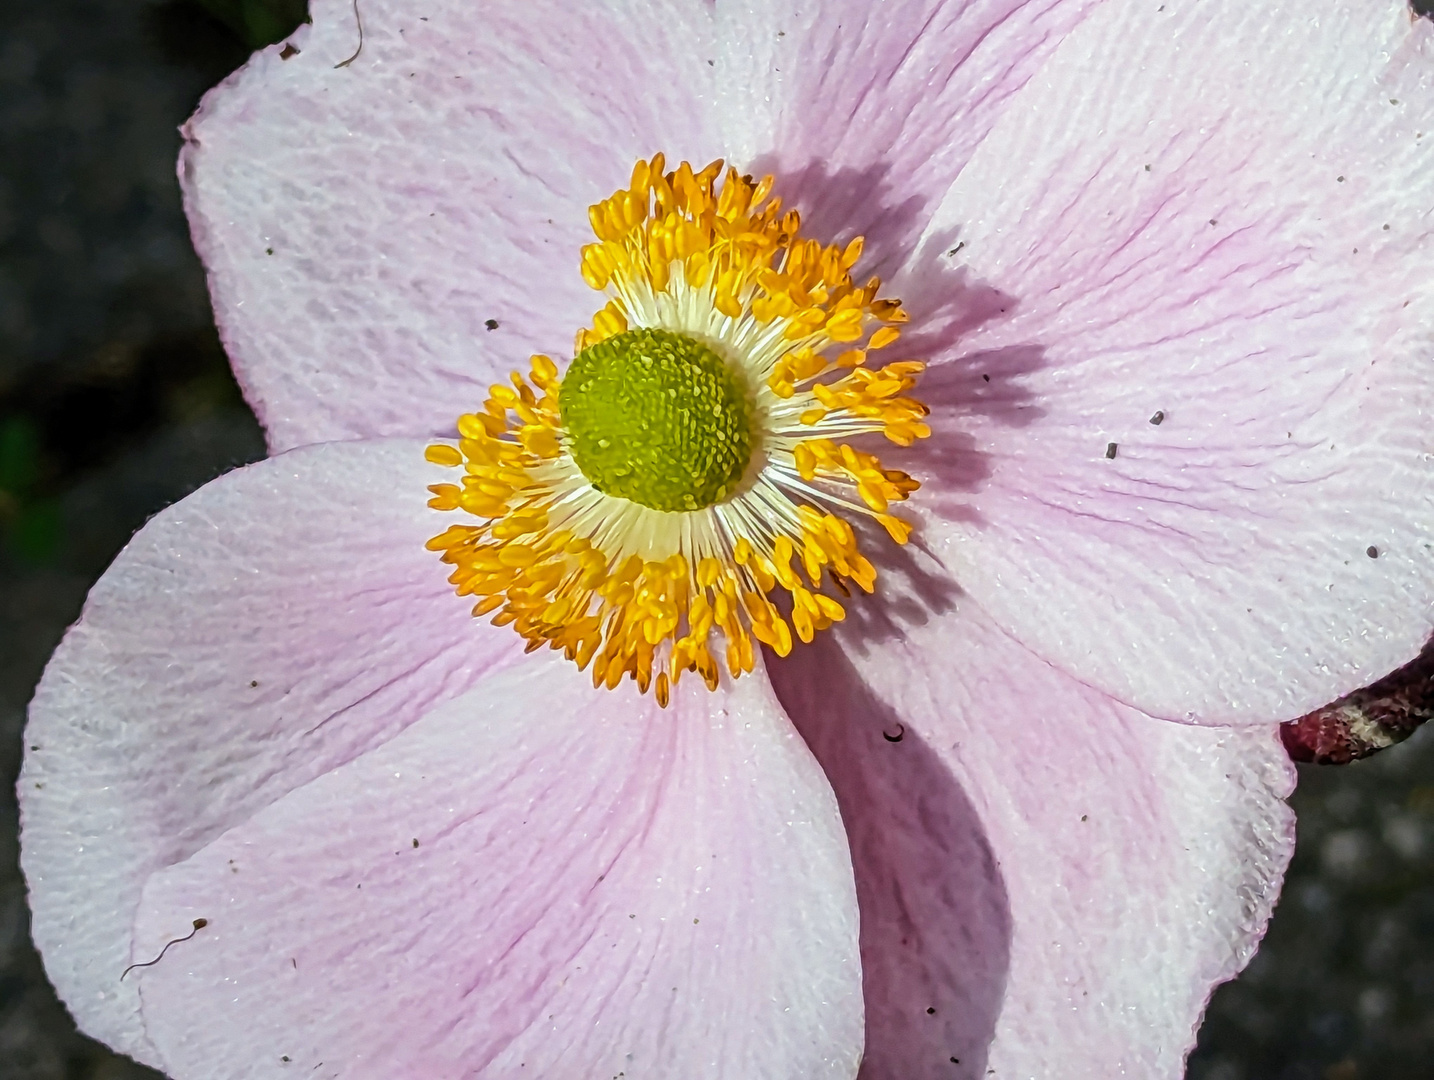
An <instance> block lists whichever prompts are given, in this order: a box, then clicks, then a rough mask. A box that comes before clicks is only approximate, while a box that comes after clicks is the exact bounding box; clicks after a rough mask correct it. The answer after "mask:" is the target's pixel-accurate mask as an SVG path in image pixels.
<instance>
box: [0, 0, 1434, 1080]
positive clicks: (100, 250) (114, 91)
mask: <svg viewBox="0 0 1434 1080" xmlns="http://www.w3.org/2000/svg"><path fill="white" fill-rule="evenodd" d="M1429 5H1434V0H1428V5H1426V9H1427V6H1429ZM304 11H305V0H46V2H33V3H26V2H24V0H0V1080H12V1078H13V1080H20V1078H23V1080H99V1078H104V1080H138V1078H150V1080H155V1078H156V1077H157V1074H155V1073H152V1072H150V1071H149V1070H147V1069H143V1068H141V1067H139V1066H137V1065H135V1064H134V1063H133V1062H130V1061H128V1060H126V1059H123V1058H117V1057H115V1056H114V1055H112V1054H111V1053H109V1052H108V1051H107V1050H106V1049H105V1048H104V1047H103V1046H100V1045H98V1044H96V1043H94V1042H92V1041H90V1040H89V1039H86V1038H85V1037H84V1036H82V1035H80V1034H78V1033H77V1032H76V1031H75V1028H74V1024H73V1023H72V1022H71V1020H70V1018H69V1016H68V1014H67V1013H66V1012H65V1009H64V1007H63V1006H61V1005H60V1004H59V1002H58V1001H57V1000H56V999H55V995H54V992H53V991H52V990H51V988H50V985H49V983H48V982H47V981H46V980H45V976H44V972H43V970H42V968H41V966H40V961H39V958H38V957H37V956H36V955H35V951H34V949H33V948H32V946H31V944H30V938H29V926H28V918H27V914H26V908H25V893H24V884H23V882H22V880H21V877H20V872H19V866H18V844H17V841H16V812H15V800H14V794H13V792H14V780H15V776H16V773H17V772H18V770H19V766H20V731H21V725H22V723H23V719H24V709H25V704H26V702H27V701H28V699H29V697H30V693H31V691H32V689H33V687H34V684H35V681H36V679H38V678H39V675H40V671H41V669H42V668H43V667H44V663H45V660H46V658H47V657H48V655H49V653H50V651H51V649H53V648H54V645H55V643H56V642H57V641H58V640H59V637H60V635H61V633H62V632H63V631H64V629H65V627H66V626H67V625H68V624H69V623H70V622H71V621H73V620H74V618H75V616H76V615H77V614H78V612H79V609H80V604H81V602H82V601H83V599H84V596H85V593H86V591H87V590H88V589H89V587H90V584H91V583H92V582H93V581H94V580H95V578H96V577H97V576H98V575H99V574H100V572H101V571H103V570H104V568H105V567H106V566H107V565H108V563H109V562H110V560H111V559H112V558H113V557H114V555H115V554H116V552H118V551H119V549H120V548H121V547H122V546H123V545H124V543H125V541H126V540H127V539H128V538H129V536H130V535H131V534H132V533H133V532H134V531H135V530H136V529H137V528H138V527H139V526H140V525H141V524H143V523H144V521H145V519H146V518H147V517H148V516H149V515H151V514H153V513H154V512H155V511H157V510H159V509H160V508H162V507H164V506H166V505H168V504H169V503H172V502H174V501H175V500H177V499H179V498H182V497H183V496H184V495H186V494H188V493H189V492H190V491H192V490H194V489H195V488H197V487H199V486H200V485H201V484H203V483H204V482H205V481H207V480H209V479H210V478H212V477H214V476H217V475H218V474H219V473H222V472H224V471H226V470H228V469H230V468H233V467H234V466H235V465H238V464H241V463H243V462H247V461H253V460H255V459H257V458H259V457H261V456H263V453H264V445H263V439H262V436H261V434H260V431H259V427H258V425H257V424H256V423H255V422H254V418H253V416H252V415H251V414H250V413H249V411H248V409H247V408H246V407H245V405H244V402H243V400H242V399H241V397H240V395H239V391H238V389H237V387H236V386H235V384H234V380H233V377H232V375H231V374H230V372H229V368H228V365H227V363H226V361H225V358H224V352H223V350H222V348H221V347H220V345H219V339H218V337H217V336H216V334H215V331H214V326H213V321H212V316H211V313H210V309H209V301H208V297H207V295H206V293H205V288H204V278H203V272H202V270H201V267H200V265H199V262H198V260H197V259H196V258H195V256H194V252H193V250H192V249H191V247H190V244H189V236H188V232H187V230H186V226H185V221H184V216H183V213H182V211H181V209H180V202H179V189H178V186H177V184H176V182H175V178H174V161H175V156H176V154H177V153H178V150H179V135H178V132H177V131H176V128H177V127H178V125H179V124H180V123H182V122H183V121H184V119H185V118H186V117H187V116H188V115H189V114H190V112H192V111H193V109H194V107H195V105H196V104H197V103H198V101H199V97H200V95H201V94H202V93H203V92H204V91H205V90H206V89H207V88H208V87H210V86H212V85H214V84H215V83H217V82H218V81H219V80H220V79H222V78H223V77H224V76H225V75H227V74H228V73H229V72H230V71H232V70H234V69H235V68H236V67H238V66H239V65H240V64H242V63H243V62H244V59H245V57H246V56H247V55H248V53H249V51H250V50H251V49H253V48H257V47H259V46H261V45H264V44H267V43H269V42H272V41H277V40H280V39H281V38H283V37H284V36H286V35H287V34H288V33H289V31H290V30H291V29H292V28H293V27H294V26H295V25H297V23H298V22H299V21H300V20H301V19H302V18H303V17H304ZM1300 769H1301V776H1300V786H1299V790H1298V791H1297V792H1296V794H1295V796H1294V800H1293V801H1294V804H1295V808H1296V810H1297V811H1298V814H1299V849H1298V852H1297V853H1296V855H1295V861H1294V865H1293V867H1292V868H1291V871H1290V876H1289V879H1288V884H1287V886H1286V889H1285V895H1284V899H1283V901H1282V903H1281V905H1280V908H1279V911H1278V913H1277V914H1276V916H1275V919H1274V921H1273V923H1272V925H1271V927H1270V932H1269V937H1268V938H1267V939H1266V942H1265V944H1264V946H1263V947H1262V949H1261V951H1260V953H1259V955H1258V956H1257V957H1256V958H1255V960H1254V962H1253V963H1252V964H1251V966H1250V968H1249V969H1248V970H1247V971H1246V972H1245V974H1244V975H1243V976H1242V977H1241V978H1240V979H1239V980H1238V981H1236V982H1234V983H1231V984H1229V985H1228V986H1226V987H1224V988H1223V989H1221V990H1220V991H1219V992H1218V993H1217V994H1216V996H1215V1000H1214V1003H1213V1004H1212V1005H1211V1008H1210V1014H1209V1018H1208V1020H1207V1022H1206V1024H1205V1027H1204V1030H1203V1031H1202V1034H1201V1038H1200V1045H1199V1048H1198V1049H1197V1050H1196V1052H1195V1055H1194V1057H1193V1058H1192V1059H1191V1064H1190V1070H1189V1080H1430V1078H1431V1077H1434V730H1424V731H1421V732H1419V733H1418V734H1417V735H1415V736H1414V738H1412V739H1410V740H1409V741H1408V742H1406V743H1404V744H1402V745H1400V746H1397V747H1394V748H1393V749H1391V750H1387V751H1385V752H1383V753H1381V754H1379V755H1376V756H1375V757H1373V758H1370V759H1368V760H1366V761H1363V762H1357V763H1355V764H1352V765H1347V766H1338V767H1328V766H1326V767H1319V766H1300ZM1050 1080H1058V1078H1050ZM1135 1080H1139V1078H1135Z"/></svg>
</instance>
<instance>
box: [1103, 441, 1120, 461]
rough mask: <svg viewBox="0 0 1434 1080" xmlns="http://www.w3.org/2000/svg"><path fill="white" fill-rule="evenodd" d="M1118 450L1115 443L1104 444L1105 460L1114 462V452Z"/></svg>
mask: <svg viewBox="0 0 1434 1080" xmlns="http://www.w3.org/2000/svg"><path fill="white" fill-rule="evenodd" d="M1118 448H1119V447H1118V444H1116V443H1106V444H1105V456H1106V460H1108V461H1114V460H1115V452H1116V450H1117V449H1118Z"/></svg>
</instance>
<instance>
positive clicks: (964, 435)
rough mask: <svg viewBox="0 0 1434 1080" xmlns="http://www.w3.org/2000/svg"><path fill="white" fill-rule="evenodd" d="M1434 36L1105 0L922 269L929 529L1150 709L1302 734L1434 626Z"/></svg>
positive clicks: (1014, 621) (1017, 612)
mask: <svg viewBox="0 0 1434 1080" xmlns="http://www.w3.org/2000/svg"><path fill="white" fill-rule="evenodd" d="M1431 39H1434V28H1431V26H1430V24H1429V23H1428V22H1427V21H1426V20H1422V19H1420V20H1416V19H1413V18H1412V17H1411V15H1410V12H1409V10H1408V8H1407V6H1406V5H1405V4H1404V3H1402V2H1397V3H1396V2H1394V0H1379V2H1373V3H1363V4H1348V3H1344V2H1342V0H1317V2H1315V3H1312V4H1305V5H1302V6H1301V7H1300V10H1299V12H1298V16H1297V17H1296V16H1295V15H1292V14H1290V13H1289V12H1288V11H1287V10H1285V9H1284V7H1283V6H1282V5H1278V4H1271V3H1252V2H1250V0H1221V2H1210V3H1201V4H1174V3H1172V4H1166V5H1164V6H1163V7H1162V6H1161V5H1159V4H1150V3H1145V2H1143V0H1141V2H1138V3H1137V2H1134V0H1111V2H1110V3H1107V4H1104V5H1102V6H1101V7H1100V8H1099V9H1098V11H1097V12H1096V13H1095V14H1093V15H1092V16H1091V17H1090V18H1089V19H1088V20H1087V21H1086V22H1085V23H1083V24H1082V25H1081V26H1080V27H1079V29H1078V30H1076V31H1075V32H1074V33H1073V34H1072V35H1071V36H1070V37H1068V38H1067V39H1066V41H1065V42H1064V43H1063V44H1062V45H1061V47H1060V48H1059V49H1058V50H1057V52H1056V54H1055V56H1054V58H1053V59H1052V60H1051V62H1050V63H1049V64H1048V65H1047V67H1046V68H1045V69H1044V70H1043V71H1042V72H1041V74H1040V75H1039V76H1038V77H1037V78H1036V79H1034V80H1033V81H1032V82H1031V83H1030V84H1029V85H1028V86H1027V87H1026V89H1025V90H1024V91H1023V92H1022V93H1021V94H1020V95H1019V96H1018V98H1017V99H1016V100H1015V101H1014V102H1012V103H1011V104H1010V105H1009V106H1008V108H1007V110H1006V111H1005V113H1004V114H1003V116H1002V118H1001V120H1000V122H999V123H998V124H997V126H996V127H995V129H994V131H993V132H992V134H991V135H990V136H989V137H988V138H987V139H986V141H985V142H984V143H983V144H982V146H981V148H980V150H979V151H978V152H977V153H976V155H975V156H974V157H973V159H972V161H971V163H970V164H969V165H968V167H967V168H966V169H965V171H964V172H963V173H962V174H961V176H960V178H959V180H958V181H957V183H956V185H955V187H954V188H953V189H952V192H951V194H950V196H949V198H948V199H947V200H946V202H945V203H944V204H943V206H942V207H941V209H940V211H939V212H938V214H937V216H936V219H935V220H934V222H933V225H932V230H933V235H942V236H944V237H946V238H947V241H948V242H949V241H950V240H954V239H955V238H956V237H957V236H959V240H957V241H956V242H955V243H953V244H951V247H950V248H948V251H950V252H951V255H950V258H949V259H946V260H945V261H946V262H948V263H949V264H950V265H951V266H952V267H954V268H955V269H950V270H947V271H939V270H935V271H933V270H930V268H925V269H922V268H920V267H918V268H916V270H914V271H913V275H914V276H912V277H910V278H908V279H907V282H906V284H909V285H911V287H912V289H913V290H914V291H915V294H917V295H918V298H919V299H920V300H921V303H919V304H915V305H913V332H912V334H911V339H912V340H911V344H910V347H911V349H912V350H913V351H916V352H917V355H922V354H923V353H924V354H925V355H928V356H931V357H933V358H934V359H936V360H937V361H939V362H940V363H939V364H938V366H937V367H936V368H935V369H934V370H932V371H930V372H928V378H927V379H926V380H925V382H924V383H923V391H924V393H925V396H926V398H927V400H929V401H931V402H932V403H933V405H935V406H936V424H937V427H938V433H937V435H936V437H935V438H934V439H933V440H932V441H931V442H930V443H928V444H926V445H924V446H922V447H920V448H919V452H918V453H916V454H914V455H912V456H911V457H910V465H911V467H912V469H913V470H914V471H915V472H916V473H917V474H918V475H919V476H922V477H924V478H925V479H926V480H927V481H928V486H927V489H926V491H925V492H923V493H922V495H921V496H918V499H917V503H918V504H920V503H922V502H923V501H924V502H925V504H926V505H927V506H928V507H933V508H934V514H932V515H929V516H928V532H927V542H928V543H930V544H932V546H933V547H934V548H935V550H937V551H938V553H939V554H940V555H941V556H942V558H943V559H944V560H945V562H946V564H947V566H948V568H949V570H950V572H951V574H952V576H953V577H954V578H955V579H956V580H957V581H959V583H960V585H961V587H962V588H963V589H965V590H967V591H968V592H969V593H970V594H971V595H972V596H973V597H975V598H977V599H978V600H979V601H980V602H981V603H982V605H983V606H985V607H986V608H987V609H988V610H989V611H990V612H991V614H992V615H993V616H994V617H995V619H996V620H997V621H998V622H999V623H1000V624H1001V625H1002V626H1004V627H1006V628H1007V629H1008V630H1010V631H1011V632H1012V633H1013V634H1014V635H1015V636H1016V637H1017V638H1018V639H1020V640H1021V641H1023V642H1025V643H1026V644H1028V645H1029V646H1031V647H1032V648H1033V649H1034V650H1035V651H1036V652H1037V653H1039V654H1040V655H1042V656H1044V657H1045V658H1046V659H1048V660H1050V661H1052V662H1053V663H1055V664H1057V665H1058V666H1060V667H1063V668H1065V669H1066V670H1067V671H1069V672H1071V673H1073V674H1075V675H1076V676H1077V677H1078V678H1080V679H1082V680H1084V681H1089V682H1091V683H1092V684H1094V685H1097V686H1100V687H1101V688H1103V689H1105V690H1106V691H1107V692H1109V693H1110V694H1112V695H1113V696H1115V697H1117V698H1119V699H1121V700H1124V701H1126V702H1127V703H1129V704H1131V705H1133V706H1136V707H1139V708H1141V709H1143V710H1145V711H1146V712H1149V713H1152V714H1154V715H1158V716H1162V717H1167V718H1175V719H1182V720H1191V721H1195V722H1200V723H1224V722H1229V723H1234V722H1241V723H1245V722H1250V723H1268V722H1270V721H1272V720H1283V719H1290V718H1293V717H1296V716H1299V715H1301V714H1302V713H1305V712H1308V711H1309V710H1310V709H1313V708H1316V707H1318V706H1320V705H1322V704H1324V703H1325V702H1327V701H1330V700H1332V699H1333V698H1336V697H1338V696H1339V695H1341V694H1343V693H1346V692H1348V691H1349V690H1351V689H1353V688H1354V687H1357V686H1360V685H1364V684H1366V683H1368V682H1370V681H1371V680H1372V679H1374V678H1375V677H1377V676H1379V675H1381V674H1383V673H1384V672H1387V671H1389V670H1391V669H1392V668H1395V667H1398V666H1399V665H1400V664H1402V663H1404V662H1406V661H1408V660H1409V659H1410V658H1412V657H1413V656H1414V655H1415V654H1416V653H1417V652H1418V651H1419V649H1420V647H1421V645H1422V644H1423V642H1424V640H1425V639H1426V638H1427V637H1428V636H1429V632H1430V626H1431V601H1434V560H1431V558H1430V552H1431V541H1434V533H1431V523H1434V467H1431V457H1430V451H1431V448H1434V444H1431V442H1430V434H1429V431H1430V429H1429V415H1430V411H1431V408H1434V394H1431V387H1434V366H1431V364H1430V362H1429V357H1430V354H1431V349H1434V316H1431V311H1434V304H1431V302H1432V301H1434V237H1432V236H1431V227H1434V219H1431V212H1430V206H1431V205H1434V188H1431V181H1430V178H1431V176H1434V157H1431V152H1434V87H1431V85H1430V84H1431V81H1432V80H1434V40H1431ZM958 245H959V247H958ZM923 275H924V276H923ZM903 287H904V286H903ZM943 290H944V291H943ZM973 327H974V328H973ZM1157 413H1159V414H1162V415H1163V422H1160V423H1158V424H1157V423H1155V422H1153V421H1152V417H1157ZM1112 455H1113V456H1112ZM943 519H944V520H943Z"/></svg>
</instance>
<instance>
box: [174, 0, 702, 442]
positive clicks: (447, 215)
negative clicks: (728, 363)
mask: <svg viewBox="0 0 1434 1080" xmlns="http://www.w3.org/2000/svg"><path fill="white" fill-rule="evenodd" d="M360 11H361V13H362V17H363V29H364V41H363V49H362V51H361V52H360V53H359V55H358V56H357V58H356V59H354V61H353V63H352V64H350V65H348V66H347V67H342V68H335V66H334V65H335V64H336V63H338V62H340V61H342V60H344V59H345V58H346V57H348V56H350V55H351V54H352V53H353V52H354V50H355V46H356V44H357V40H358V30H357V26H356V24H355V21H354V10H353V5H352V4H351V3H350V0H316V2H315V3H314V4H313V5H312V7H311V14H312V18H313V25H312V26H309V27H304V28H301V29H300V30H299V32H298V33H297V34H296V35H295V37H294V38H293V45H294V46H295V47H297V48H298V50H299V51H298V53H297V54H293V53H290V54H289V56H288V58H287V59H284V58H283V57H284V54H283V52H282V51H281V50H280V48H279V47H278V46H274V47H271V48H269V49H267V50H265V51H263V52H261V53H259V54H258V55H257V56H255V58H254V59H253V60H252V61H251V62H250V63H249V64H248V66H246V67H245V68H244V69H243V70H242V71H240V72H239V73H238V74H237V75H235V76H234V77H233V78H232V79H230V80H229V81H228V82H226V83H225V84H224V85H223V86H221V87H219V88H218V89H216V90H215V91H213V92H212V93H210V94H209V95H208V96H207V97H206V98H205V99H204V103H203V105H202V106H201V108H200V110H199V113H198V114H197V115H196V116H195V117H194V118H193V119H192V120H191V121H190V123H189V124H188V126H187V127H186V129H185V130H186V135H187V138H188V140H189V144H188V146H187V147H186V149H185V152H184V155H183V157H182V159H181V163H180V176H181V180H182V182H183V185H184V189H185V193H186V206H187V209H188V211H189V215H190V220H191V222H192V224H193V231H194V238H195V243H196V246H197V247H198V249H199V253H200V255H201V257H202V258H203V259H204V262H205V265H206V266H207V267H208V269H209V281H210V289H211V292H212V294H213V298H214V308H215V314H216V318H217V319H218V321H219V327H220V331H221V333H222V335H223V338H224V343H225V346H226V348H227V349H228V351H229V355H230V357H231V359H232V360H233V362H234V367H235V371H236V372H237V374H238V377H239V380H240V382H241V384H242V385H243V386H244V389H245V393H246V396H247V397H248V399H249V402H250V404H251V405H253V406H254V409H255V412H257V413H258V415H259V418H260V420H261V421H262V422H263V423H264V425H265V427H266V428H267V430H268V434H269V442H270V446H271V448H273V449H276V450H278V449H286V448H288V447H292V446H295V445H300V444H304V443H313V442H322V441H327V440H332V439H349V438H355V437H363V436H373V435H413V436H425V435H434V434H440V433H442V432H446V431H449V430H451V429H452V427H453V422H454V419H455V415H456V413H455V406H454V400H455V397H454V396H455V392H456V393H457V394H458V395H459V397H460V398H467V399H470V400H471V399H472V398H473V397H474V395H475V393H476V392H477V391H478V390H479V389H480V388H481V387H483V386H484V385H486V384H487V383H488V382H491V381H493V380H495V379H499V380H501V379H504V378H505V377H506V374H507V372H508V371H509V370H511V369H512V368H513V367H514V366H522V365H523V364H524V363H525V362H526V360H527V357H528V355H529V354H530V353H534V352H541V353H552V354H553V355H555V356H567V355H570V350H571V347H572V340H573V334H574V333H575V332H576V331H577V330H578V329H579V328H580V327H582V326H585V325H587V323H588V322H589V321H590V319H591V317H592V313H593V311H594V310H595V309H596V308H597V307H600V306H601V304H600V303H594V299H593V297H594V294H593V293H592V292H591V290H589V289H588V287H587V286H586V285H585V284H584V283H583V280H582V278H581V276H580V275H579V273H578V248H579V246H580V245H581V244H582V243H584V242H585V241H586V240H587V239H589V238H590V229H589V226H588V220H587V207H588V204H589V203H591V202H594V201H596V199H597V198H599V197H600V196H602V195H603V194H605V193H607V192H610V191H612V190H613V189H615V188H617V187H620V186H621V185H623V184H625V183H626V182H627V179H628V175H629V173H630V171H631V169H632V165H633V162H634V161H635V160H636V159H637V158H638V157H642V156H647V155H650V154H652V153H653V152H655V151H657V150H663V151H665V152H666V153H667V154H668V155H669V157H670V158H672V159H673V160H677V159H679V158H681V157H683V156H686V157H690V158H692V159H693V160H701V161H702V162H704V163H705V162H706V161H707V160H708V159H710V158H712V157H716V156H719V155H720V153H721V150H720V147H719V146H718V143H717V138H716V135H715V133H714V132H713V131H711V130H709V129H710V126H711V123H710V113H711V108H710V98H711V93H712V92H711V87H712V84H713V81H714V79H715V73H714V70H713V68H712V67H710V66H709V65H708V63H707V61H708V60H709V59H711V57H712V50H711V40H712V30H711V22H712V16H711V12H710V9H709V7H708V6H707V5H706V4H704V3H700V2H695V0H693V2H679V3H675V4H674V3H665V2H660V0H621V2H613V3H603V4H578V5H574V4H571V3H565V2H563V0H521V2H517V0H503V2H499V3H484V4H475V3H472V2H470V0H429V2H426V3H424V4H421V5H415V4H411V3H406V2H401V0H365V2H364V3H363V4H362V5H360ZM490 320H491V322H490ZM494 323H496V326H493V324H494ZM490 327H492V328H491V329H490ZM461 407H462V406H460V407H459V408H460V410H461Z"/></svg>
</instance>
